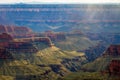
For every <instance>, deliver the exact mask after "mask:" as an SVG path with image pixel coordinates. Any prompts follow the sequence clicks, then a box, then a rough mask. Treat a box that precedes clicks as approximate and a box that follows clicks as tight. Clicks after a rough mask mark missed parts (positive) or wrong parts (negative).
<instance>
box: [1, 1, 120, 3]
mask: <svg viewBox="0 0 120 80" xmlns="http://www.w3.org/2000/svg"><path fill="white" fill-rule="evenodd" d="M20 2H22V3H24V2H25V3H27V2H41V3H120V0H0V3H20Z"/></svg>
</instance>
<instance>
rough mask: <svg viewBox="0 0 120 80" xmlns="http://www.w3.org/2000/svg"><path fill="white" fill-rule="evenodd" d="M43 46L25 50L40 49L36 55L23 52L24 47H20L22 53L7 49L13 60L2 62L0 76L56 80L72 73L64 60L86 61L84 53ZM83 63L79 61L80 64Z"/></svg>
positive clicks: (34, 46) (31, 79) (31, 46)
mask: <svg viewBox="0 0 120 80" xmlns="http://www.w3.org/2000/svg"><path fill="white" fill-rule="evenodd" d="M42 46H43V47H42ZM42 46H41V45H39V44H37V43H36V44H35V43H34V44H32V45H29V46H26V48H25V49H28V50H30V49H31V48H32V49H38V51H37V52H35V53H31V52H30V53H29V51H28V52H24V51H22V48H23V46H21V47H20V49H21V51H19V50H17V49H13V48H10V49H7V51H8V52H9V53H10V54H11V55H12V57H13V59H1V60H0V64H1V65H0V75H4V76H10V78H11V80H13V78H15V79H16V80H20V79H23V80H24V79H29V80H56V79H57V78H58V77H62V76H64V75H66V74H68V73H69V72H70V71H69V70H68V69H67V68H66V67H65V66H64V65H63V64H62V61H63V60H64V59H73V58H74V57H79V58H81V62H82V61H83V62H84V61H86V58H85V57H84V56H85V54H84V53H78V52H76V51H71V52H70V51H63V50H61V49H59V48H57V47H55V46H53V47H48V46H45V45H44V44H42ZM81 62H79V61H78V63H81ZM71 64H72V63H71ZM71 64H69V65H71ZM72 66H73V65H72ZM79 66H81V65H79ZM5 78H6V77H5Z"/></svg>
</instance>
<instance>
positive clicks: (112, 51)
mask: <svg viewBox="0 0 120 80" xmlns="http://www.w3.org/2000/svg"><path fill="white" fill-rule="evenodd" d="M103 55H111V56H120V45H110V46H109V47H108V49H107V50H106V51H105V53H104V54H103Z"/></svg>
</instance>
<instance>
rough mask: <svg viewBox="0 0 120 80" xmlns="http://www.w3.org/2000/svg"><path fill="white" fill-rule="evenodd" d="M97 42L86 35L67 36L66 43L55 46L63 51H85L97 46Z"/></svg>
mask: <svg viewBox="0 0 120 80" xmlns="http://www.w3.org/2000/svg"><path fill="white" fill-rule="evenodd" d="M96 44H97V41H91V40H90V39H89V38H87V37H85V36H84V35H79V36H78V35H77V36H75V35H73V36H67V38H66V40H65V41H60V42H56V43H55V45H56V46H57V47H59V48H61V49H62V50H85V49H88V48H89V47H92V46H95V45H96Z"/></svg>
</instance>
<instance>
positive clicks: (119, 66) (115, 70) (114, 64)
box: [109, 60, 120, 76]
mask: <svg viewBox="0 0 120 80" xmlns="http://www.w3.org/2000/svg"><path fill="white" fill-rule="evenodd" d="M109 75H118V76H119V75H120V60H112V61H111V62H110V64H109Z"/></svg>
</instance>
